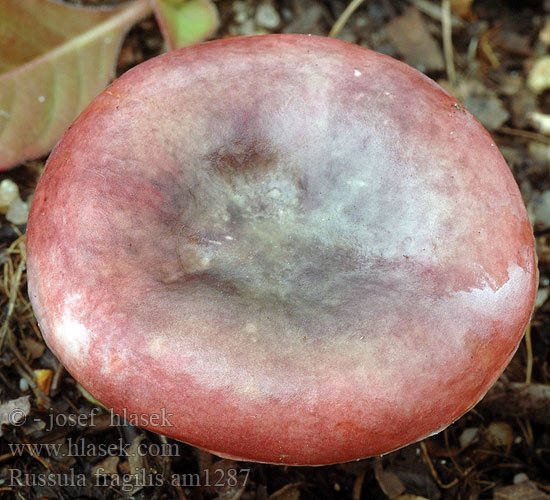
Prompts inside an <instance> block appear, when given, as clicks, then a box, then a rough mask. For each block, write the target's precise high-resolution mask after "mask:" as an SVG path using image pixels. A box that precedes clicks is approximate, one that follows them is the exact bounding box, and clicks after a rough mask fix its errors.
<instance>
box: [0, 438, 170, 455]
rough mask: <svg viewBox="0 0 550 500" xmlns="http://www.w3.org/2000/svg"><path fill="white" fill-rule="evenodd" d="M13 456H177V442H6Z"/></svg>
mask: <svg viewBox="0 0 550 500" xmlns="http://www.w3.org/2000/svg"><path fill="white" fill-rule="evenodd" d="M8 447H9V449H10V451H11V454H12V455H13V456H22V455H24V454H25V453H26V454H29V455H32V456H40V457H145V456H150V457H177V456H179V447H178V444H177V443H161V444H157V443H138V444H137V445H132V444H130V443H125V442H124V440H123V439H122V438H119V439H117V440H116V441H113V442H110V443H91V442H89V441H86V439H85V438H81V439H72V438H67V440H66V442H65V443H8Z"/></svg>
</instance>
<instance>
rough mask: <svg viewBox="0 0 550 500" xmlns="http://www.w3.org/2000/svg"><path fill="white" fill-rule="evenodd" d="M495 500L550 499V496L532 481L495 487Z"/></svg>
mask: <svg viewBox="0 0 550 500" xmlns="http://www.w3.org/2000/svg"><path fill="white" fill-rule="evenodd" d="M493 500H550V496H549V495H547V494H546V493H543V492H542V491H540V490H538V489H537V488H536V487H535V486H533V485H532V484H530V483H519V484H514V485H512V486H504V487H503V488H497V489H495V493H494V495H493Z"/></svg>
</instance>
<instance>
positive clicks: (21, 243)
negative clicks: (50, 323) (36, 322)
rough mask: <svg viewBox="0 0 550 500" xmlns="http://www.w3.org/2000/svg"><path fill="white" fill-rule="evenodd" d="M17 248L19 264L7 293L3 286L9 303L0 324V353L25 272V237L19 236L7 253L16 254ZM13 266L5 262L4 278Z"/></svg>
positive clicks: (9, 262)
mask: <svg viewBox="0 0 550 500" xmlns="http://www.w3.org/2000/svg"><path fill="white" fill-rule="evenodd" d="M17 247H19V249H18V250H19V252H18V253H19V255H20V258H19V264H18V265H17V270H16V271H15V276H14V278H13V281H12V282H11V286H10V287H9V292H8V288H7V286H5V290H6V293H8V295H9V302H8V312H7V313H6V317H5V318H4V323H3V324H2V327H1V328H0V351H1V350H2V346H3V344H4V340H5V339H6V335H7V333H8V331H9V328H10V319H11V316H12V314H13V310H14V308H15V301H16V300H17V294H18V292H19V285H20V284H21V277H22V275H23V271H24V270H25V266H26V261H27V251H26V247H25V236H20V237H19V238H17V239H16V240H15V241H14V242H13V243H12V244H11V246H10V248H9V250H8V253H10V254H12V253H17V251H16V248H17ZM12 266H13V264H12V262H11V259H9V260H8V261H7V262H6V265H5V266H4V278H7V276H10V275H11V273H10V272H9V267H12Z"/></svg>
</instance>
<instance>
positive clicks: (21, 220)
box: [6, 198, 29, 226]
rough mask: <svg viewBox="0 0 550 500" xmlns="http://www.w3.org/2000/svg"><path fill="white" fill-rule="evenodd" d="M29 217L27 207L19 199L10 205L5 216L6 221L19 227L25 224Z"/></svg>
mask: <svg viewBox="0 0 550 500" xmlns="http://www.w3.org/2000/svg"><path fill="white" fill-rule="evenodd" d="M28 217H29V205H28V204H27V203H26V202H24V201H23V200H22V199H21V198H17V199H16V200H15V201H14V202H13V203H12V204H11V205H10V208H9V210H8V213H7V214H6V219H7V220H8V221H9V222H11V223H12V224H15V225H16V226H19V225H21V224H26V223H27V218H28Z"/></svg>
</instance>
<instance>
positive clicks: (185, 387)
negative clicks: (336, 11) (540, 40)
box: [28, 35, 537, 465]
mask: <svg viewBox="0 0 550 500" xmlns="http://www.w3.org/2000/svg"><path fill="white" fill-rule="evenodd" d="M28 281H29V294H30V298H31V301H32V305H33V308H34V311H35V313H36V316H37V319H38V321H39V324H40V328H41V330H42V332H43V334H44V337H45V339H46V341H47V343H48V345H49V346H50V348H51V349H52V351H53V352H54V353H55V354H56V355H57V356H58V357H59V359H60V360H61V361H62V362H63V363H64V365H65V366H66V367H67V369H68V370H69V371H70V373H71V374H72V375H73V376H74V377H75V378H76V379H77V380H78V381H80V383H81V384H82V385H83V386H84V387H85V388H86V389H87V390H88V391H89V392H90V393H91V394H93V395H94V396H95V397H96V398H97V399H99V400H100V401H102V402H103V403H104V404H105V405H106V406H108V407H111V408H113V410H114V411H115V412H117V413H123V414H124V415H125V416H130V417H134V421H138V422H139V423H140V424H141V425H142V426H143V427H145V428H147V429H150V430H153V431H156V432H159V433H162V434H164V435H166V436H170V437H173V438H176V439H179V440H182V441H185V442H187V443H190V444H193V445H195V446H198V447H200V448H203V449H206V450H209V451H211V452H213V453H215V454H217V455H220V456H224V457H232V458H236V459H246V460H253V461H261V462H269V463H282V464H301V465H306V464H317V465H318V464H330V463H336V462H344V461H348V460H353V459H358V458H362V457H367V456H371V455H377V454H382V453H386V452H389V451H391V450H395V449H397V448H400V447H402V446H404V445H407V444H409V443H412V442H415V441H417V440H420V439H422V438H424V437H426V436H429V435H432V434H434V433H436V432H438V431H441V430H442V429H444V428H445V427H447V426H448V425H449V424H450V423H452V422H453V421H455V420H456V419H458V418H459V417H460V416H461V415H462V414H464V413H465V412H466V411H468V410H469V409H470V408H472V406H473V405H475V404H476V402H478V401H479V400H480V398H481V397H482V396H483V395H484V394H485V392H486V391H487V390H488V388H489V387H490V386H491V385H492V384H493V383H494V382H495V381H496V380H497V378H498V377H499V375H500V373H501V372H502V371H503V369H504V368H505V366H506V365H507V363H508V362H509V361H510V359H511V357H512V355H513V354H514V352H515V350H516V349H517V347H518V343H519V342H520V339H521V338H522V334H523V332H524V329H525V328H526V326H527V325H528V322H529V319H530V315H531V312H532V309H533V304H534V299H535V292H536V286H537V271H536V262H535V251H534V239H533V234H532V230H531V226H530V224H529V220H528V218H527V213H526V210H525V207H524V204H523V201H522V199H521V196H520V193H519V190H518V188H517V185H516V183H515V181H514V179H513V176H512V174H511V173H510V171H509V169H508V167H507V165H506V163H505V161H504V160H503V158H502V156H501V155H500V153H499V151H498V149H497V147H496V146H495V144H494V143H493V141H492V139H491V137H490V136H489V134H488V133H487V132H486V131H485V130H484V129H483V127H482V126H481V125H480V124H479V123H478V122H477V121H476V120H475V119H474V118H473V117H472V115H471V114H470V113H469V112H468V111H467V110H466V109H464V108H463V106H462V105H461V104H460V103H459V102H457V101H456V100H455V99H454V98H453V97H451V96H450V95H448V94H447V93H446V92H445V91H444V90H442V89H441V88H440V87H439V86H438V85H437V84H435V83H434V82H433V81H431V80H430V79H428V78H427V77H425V76H424V75H422V74H421V73H419V72H417V71H416V70H414V69H412V68H410V67H409V66H407V65H405V64H403V63H401V62H398V61H396V60H394V59H391V58H389V57H387V56H384V55H381V54H377V53H375V52H372V51H370V50H367V49H364V48H361V47H358V46H356V45H353V44H349V43H345V42H342V41H338V40H333V39H327V38H320V37H313V36H302V35H267V36H259V37H241V38H232V39H226V40H221V41H214V42H209V43H204V44H200V45H196V46H193V47H189V48H185V49H183V50H179V51H174V52H170V53H167V54H164V55H161V56H160V57H156V58H154V59H152V60H150V61H147V62H145V63H143V64H141V65H139V66H138V67H136V68H134V69H132V70H130V71H128V72H127V73H126V74H125V75H123V76H122V77H121V78H119V79H118V80H117V81H116V82H114V83H113V84H112V85H111V86H110V87H108V89H107V90H105V91H104V92H103V93H102V94H101V95H100V96H99V97H97V98H96V99H95V100H94V101H93V102H92V103H91V104H90V105H89V107H88V108H87V109H86V110H85V111H84V112H83V113H82V115H81V116H80V117H79V118H78V119H77V120H76V122H75V123H74V124H73V125H72V127H71V128H70V129H69V130H68V131H67V132H66V134H65V136H64V137H63V138H62V140H61V141H60V143H59V144H58V145H57V147H56V148H55V150H54V152H53V153H52V154H51V156H50V158H49V160H48V164H47V167H46V169H45V171H44V174H43V175H42V178H41V179H40V182H39V185H38V188H37V190H36V195H35V196H34V200H33V204H32V210H31V214H30V219H29V223H28ZM162 417H164V418H162Z"/></svg>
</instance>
